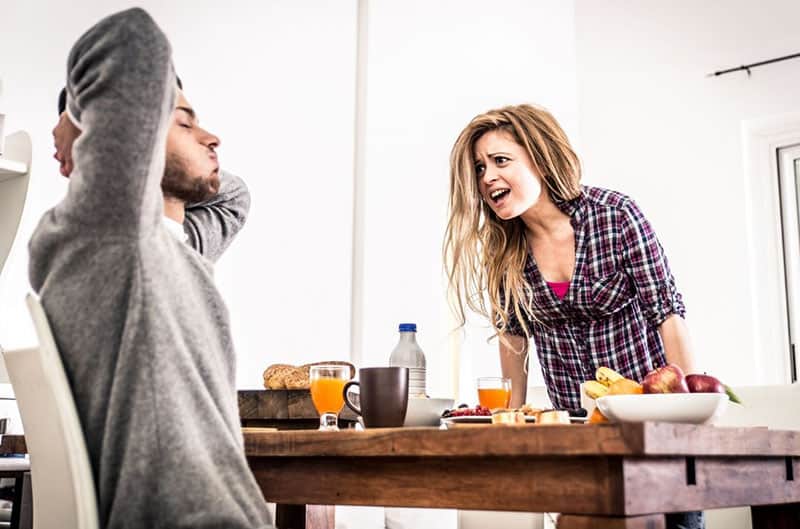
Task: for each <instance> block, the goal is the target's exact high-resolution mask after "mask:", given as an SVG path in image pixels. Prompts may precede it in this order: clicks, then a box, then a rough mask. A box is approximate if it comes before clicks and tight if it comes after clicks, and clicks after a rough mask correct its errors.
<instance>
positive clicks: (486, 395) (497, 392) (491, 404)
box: [478, 377, 511, 410]
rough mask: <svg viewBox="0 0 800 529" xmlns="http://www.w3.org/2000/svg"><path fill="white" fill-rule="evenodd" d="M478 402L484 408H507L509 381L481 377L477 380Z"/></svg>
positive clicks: (507, 379) (508, 379) (509, 400)
mask: <svg viewBox="0 0 800 529" xmlns="http://www.w3.org/2000/svg"><path fill="white" fill-rule="evenodd" d="M478 402H480V404H481V406H483V407H484V408H489V409H490V410H492V409H495V408H508V405H509V404H510V403H511V379H510V378H502V377H481V378H479V379H478Z"/></svg>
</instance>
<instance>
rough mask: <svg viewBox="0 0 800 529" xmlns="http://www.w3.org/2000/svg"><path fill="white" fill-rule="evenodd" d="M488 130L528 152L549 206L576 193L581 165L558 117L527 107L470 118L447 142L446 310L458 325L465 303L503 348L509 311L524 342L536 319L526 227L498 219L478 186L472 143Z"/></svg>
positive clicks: (473, 145) (519, 106)
mask: <svg viewBox="0 0 800 529" xmlns="http://www.w3.org/2000/svg"><path fill="white" fill-rule="evenodd" d="M493 130H501V131H504V132H505V133H507V134H508V135H509V137H510V138H511V139H513V141H515V142H516V143H517V144H518V145H520V146H521V147H523V148H524V149H525V150H526V151H527V153H528V155H529V156H530V159H531V160H532V161H533V165H534V169H535V170H536V172H537V173H538V174H539V175H541V177H542V183H543V185H542V187H543V189H546V190H547V192H548V193H549V194H550V198H551V199H553V200H554V201H567V200H571V199H573V198H575V197H577V196H578V195H580V192H581V187H580V180H581V166H580V162H579V160H578V156H577V155H576V154H575V152H574V151H573V150H572V147H571V146H570V143H569V139H568V138H567V135H566V134H565V133H564V130H563V129H562V128H561V126H560V125H559V124H558V122H557V121H556V119H555V118H554V117H553V116H552V115H551V114H550V113H549V112H547V111H546V110H544V109H542V108H538V107H535V106H532V105H515V106H507V107H503V108H500V109H497V110H490V111H489V112H486V113H484V114H480V115H479V116H476V117H475V118H473V119H472V121H470V122H469V124H468V125H467V127H466V128H465V129H464V130H463V131H462V132H461V134H459V136H458V139H457V140H456V142H455V145H453V150H452V152H451V153H450V200H449V216H450V218H449V220H448V222H447V231H446V233H445V239H444V246H443V253H444V262H445V272H446V274H447V278H448V284H449V289H450V301H451V306H452V309H453V312H454V313H455V315H456V316H457V318H458V321H459V328H460V327H463V325H464V323H465V322H466V316H465V311H464V308H465V305H466V306H467V307H469V309H471V310H473V311H474V312H477V313H478V314H480V315H482V316H484V317H486V318H487V319H489V321H490V322H491V324H492V327H493V328H494V330H495V332H496V333H497V336H499V337H500V340H501V341H503V343H505V344H508V343H509V342H508V341H507V340H506V338H505V336H504V334H505V331H506V330H507V328H508V325H509V321H510V317H511V314H512V311H513V314H514V315H515V316H516V318H517V320H518V321H519V322H520V324H521V326H522V330H523V332H524V333H525V338H526V341H527V340H529V339H530V329H529V327H528V325H527V320H528V319H535V317H534V315H533V313H532V310H531V294H532V288H531V285H530V284H528V281H527V280H526V279H525V275H524V269H525V261H526V259H527V257H528V243H527V239H526V237H525V229H526V228H525V225H524V224H523V222H522V220H521V219H519V218H514V219H510V220H502V219H500V218H499V217H498V216H497V215H496V214H495V213H494V211H492V209H491V207H489V205H488V204H486V203H485V202H484V201H483V199H482V197H481V194H480V190H479V187H478V175H477V172H476V170H475V143H476V142H477V141H478V140H479V139H480V137H481V136H483V135H484V134H486V133H487V132H490V131H493ZM487 302H488V303H487ZM517 352H518V353H519V352H520V351H517Z"/></svg>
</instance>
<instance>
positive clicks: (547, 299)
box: [507, 186, 686, 408]
mask: <svg viewBox="0 0 800 529" xmlns="http://www.w3.org/2000/svg"><path fill="white" fill-rule="evenodd" d="M557 205H558V207H559V208H560V209H561V210H562V211H564V212H565V213H566V214H568V215H569V216H570V217H571V219H572V220H571V221H572V227H573V229H574V230H575V248H576V249H575V271H574V273H573V277H572V280H571V281H570V285H569V289H568V290H567V294H566V296H565V297H564V299H563V300H559V299H558V297H557V296H556V295H555V294H554V293H553V291H552V290H551V289H550V287H549V286H548V285H547V283H546V282H545V280H544V278H543V277H542V275H541V274H540V273H539V269H538V267H537V266H536V262H535V260H534V258H533V256H532V255H530V254H529V255H528V261H527V263H526V265H525V277H526V279H527V280H528V282H529V283H530V285H531V287H532V290H533V299H532V310H533V314H534V315H535V316H536V318H538V320H539V321H531V322H529V323H528V328H529V330H530V332H531V333H532V335H533V342H534V344H535V346H536V351H537V354H538V355H539V360H540V363H541V365H542V372H543V375H544V379H545V382H546V384H547V391H548V394H549V396H550V400H551V401H552V403H553V405H554V406H556V407H557V408H578V407H580V390H579V385H580V383H581V382H583V381H586V380H592V379H594V377H595V370H596V369H597V368H598V367H600V366H608V367H610V368H611V369H614V370H616V371H618V372H619V373H621V374H622V375H624V376H626V377H628V378H631V379H633V380H636V381H641V380H642V379H643V378H644V376H645V375H646V374H647V373H648V371H650V370H651V369H653V368H654V367H657V366H661V365H664V364H666V359H665V357H664V345H663V343H662V342H661V336H660V335H659V334H658V326H659V325H660V324H661V323H662V322H663V321H664V320H665V319H666V318H667V317H668V316H669V315H671V314H679V315H680V316H681V317H684V316H685V312H686V309H685V307H684V305H683V300H682V297H681V295H680V293H679V292H678V290H677V289H676V287H675V278H674V277H673V275H672V272H670V269H669V264H668V263H667V257H666V255H665V254H664V250H663V248H662V247H661V244H660V243H659V242H658V239H657V238H656V234H655V232H654V231H653V228H652V227H651V226H650V223H649V222H648V221H647V219H646V218H645V217H644V215H643V214H642V212H641V211H640V210H639V208H638V206H637V205H636V204H635V203H634V201H633V200H632V199H630V198H629V197H627V196H625V195H623V194H621V193H617V192H614V191H609V190H605V189H600V188H596V187H588V186H587V187H584V188H583V191H582V193H581V195H580V196H579V197H577V198H575V199H573V200H570V201H568V202H561V203H558V204H557ZM507 332H508V333H509V334H513V335H522V334H523V332H522V328H521V326H520V325H519V322H518V321H517V320H516V319H515V318H514V317H513V314H512V317H511V321H510V323H509V326H508V329H507Z"/></svg>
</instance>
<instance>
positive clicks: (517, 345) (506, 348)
mask: <svg viewBox="0 0 800 529" xmlns="http://www.w3.org/2000/svg"><path fill="white" fill-rule="evenodd" d="M506 339H507V340H508V342H509V343H508V344H504V343H503V340H500V368H501V369H502V371H503V376H504V377H506V378H510V379H511V407H512V408H519V407H520V406H522V405H523V404H525V398H526V397H527V394H528V373H527V371H526V369H525V361H526V360H527V358H528V355H527V352H528V342H527V340H526V339H525V338H524V337H523V336H506Z"/></svg>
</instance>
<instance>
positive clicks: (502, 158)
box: [494, 156, 508, 165]
mask: <svg viewBox="0 0 800 529" xmlns="http://www.w3.org/2000/svg"><path fill="white" fill-rule="evenodd" d="M506 162H508V158H506V157H505V156H495V158H494V163H496V164H497V165H503V164H504V163H506Z"/></svg>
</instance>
